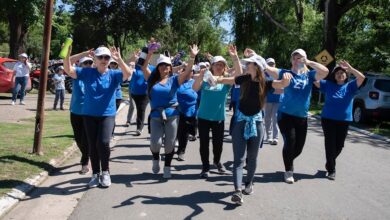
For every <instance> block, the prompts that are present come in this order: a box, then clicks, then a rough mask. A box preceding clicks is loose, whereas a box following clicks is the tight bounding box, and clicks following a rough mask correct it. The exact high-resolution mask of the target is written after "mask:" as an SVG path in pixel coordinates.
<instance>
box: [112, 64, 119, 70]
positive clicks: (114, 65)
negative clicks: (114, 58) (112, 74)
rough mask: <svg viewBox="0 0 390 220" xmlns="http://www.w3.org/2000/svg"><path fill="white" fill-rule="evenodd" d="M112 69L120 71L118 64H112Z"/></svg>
mask: <svg viewBox="0 0 390 220" xmlns="http://www.w3.org/2000/svg"><path fill="white" fill-rule="evenodd" d="M110 69H118V64H117V63H110Z"/></svg>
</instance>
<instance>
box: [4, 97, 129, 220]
mask: <svg viewBox="0 0 390 220" xmlns="http://www.w3.org/2000/svg"><path fill="white" fill-rule="evenodd" d="M127 105H128V103H127V102H126V101H124V102H122V103H121V105H120V106H119V108H118V110H117V113H119V112H120V111H122V110H123V108H124V107H126V106H127ZM113 143H115V142H113ZM77 150H78V147H77V144H76V142H74V141H73V144H72V145H71V146H70V147H68V148H67V149H65V151H64V154H63V155H62V156H61V157H59V158H56V159H52V160H50V161H49V164H50V165H51V166H53V167H54V169H53V170H55V168H56V167H57V166H59V165H61V164H62V163H64V162H65V161H66V160H67V159H69V158H70V157H71V156H72V155H73V154H74V153H75V152H76V151H77ZM50 172H51V171H49V172H48V171H42V172H41V173H39V174H38V175H34V176H31V177H29V178H27V179H25V180H24V181H23V182H24V183H22V184H20V185H17V186H15V187H14V188H13V189H12V190H11V191H10V192H8V193H7V194H6V195H4V196H2V197H0V218H2V217H4V215H5V214H7V213H8V212H9V211H11V209H12V208H13V207H15V206H16V205H17V204H18V202H19V201H20V200H21V199H23V198H24V197H25V196H26V195H27V194H28V193H30V192H31V191H32V190H33V189H34V188H35V187H37V186H39V185H40V184H41V183H43V181H45V180H46V179H47V177H48V176H49V173H50Z"/></svg>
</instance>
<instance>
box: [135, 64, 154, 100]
mask: <svg viewBox="0 0 390 220" xmlns="http://www.w3.org/2000/svg"><path fill="white" fill-rule="evenodd" d="M149 69H150V71H151V72H153V71H154V69H155V67H154V66H152V65H149ZM147 90H148V82H147V81H146V80H145V77H144V72H143V71H142V69H141V67H140V66H139V65H136V66H135V71H134V73H133V75H132V76H131V80H130V83H129V91H130V93H131V94H132V95H146V94H147Z"/></svg>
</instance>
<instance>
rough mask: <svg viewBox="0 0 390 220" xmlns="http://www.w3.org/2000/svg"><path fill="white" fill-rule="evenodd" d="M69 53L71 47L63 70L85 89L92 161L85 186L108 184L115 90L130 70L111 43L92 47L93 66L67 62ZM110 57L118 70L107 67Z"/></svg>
mask: <svg viewBox="0 0 390 220" xmlns="http://www.w3.org/2000/svg"><path fill="white" fill-rule="evenodd" d="M70 53H71V49H69V53H68V55H67V56H66V57H65V60H64V67H65V72H67V73H68V74H69V76H71V77H72V78H74V79H79V80H81V81H82V82H83V83H84V89H85V99H84V105H83V109H82V111H83V114H84V115H85V117H84V123H85V126H86V131H87V137H88V144H89V147H90V157H91V163H92V178H91V181H90V182H89V183H88V186H89V187H96V186H98V185H99V184H101V186H102V187H109V186H110V185H111V178H110V173H109V158H110V140H111V136H112V129H113V127H114V123H115V115H116V108H115V90H116V88H117V87H118V85H119V84H120V83H121V82H122V81H123V80H126V79H127V78H129V77H130V75H131V73H132V70H131V69H130V67H128V66H127V65H126V64H125V62H124V61H123V60H122V57H121V55H120V52H119V49H116V48H114V47H113V48H111V50H109V49H108V48H107V47H99V48H97V49H96V50H95V53H94V61H95V64H96V65H95V66H96V67H94V68H74V67H73V66H72V65H71V62H70V58H69V56H70ZM111 57H112V58H113V59H114V60H115V61H117V62H118V64H119V67H120V70H110V69H109V68H108V65H109V61H110V59H111ZM100 171H102V173H101V174H100Z"/></svg>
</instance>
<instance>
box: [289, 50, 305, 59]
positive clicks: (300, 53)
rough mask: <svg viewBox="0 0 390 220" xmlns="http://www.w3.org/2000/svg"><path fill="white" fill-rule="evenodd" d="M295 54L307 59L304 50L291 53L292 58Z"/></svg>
mask: <svg viewBox="0 0 390 220" xmlns="http://www.w3.org/2000/svg"><path fill="white" fill-rule="evenodd" d="M294 54H299V55H301V56H303V57H307V55H306V52H305V51H304V50H302V49H296V50H294V51H293V52H292V53H291V56H293V55H294Z"/></svg>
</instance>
